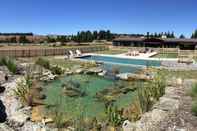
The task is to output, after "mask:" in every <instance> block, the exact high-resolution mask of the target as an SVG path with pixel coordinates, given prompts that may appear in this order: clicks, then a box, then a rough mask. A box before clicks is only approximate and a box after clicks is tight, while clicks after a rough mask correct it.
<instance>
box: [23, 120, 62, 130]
mask: <svg viewBox="0 0 197 131" xmlns="http://www.w3.org/2000/svg"><path fill="white" fill-rule="evenodd" d="M20 130H21V131H58V130H56V129H49V128H48V127H46V126H45V125H43V124H41V123H37V124H35V123H33V122H30V121H28V122H26V123H25V124H24V126H23V127H21V129H20Z"/></svg>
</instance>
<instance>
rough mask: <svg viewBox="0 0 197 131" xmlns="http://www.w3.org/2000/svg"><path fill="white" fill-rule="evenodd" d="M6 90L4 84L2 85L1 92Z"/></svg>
mask: <svg viewBox="0 0 197 131" xmlns="http://www.w3.org/2000/svg"><path fill="white" fill-rule="evenodd" d="M4 91H5V87H4V86H3V85H0V93H3V92H4Z"/></svg>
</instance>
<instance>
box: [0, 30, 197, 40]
mask: <svg viewBox="0 0 197 131" xmlns="http://www.w3.org/2000/svg"><path fill="white" fill-rule="evenodd" d="M0 36H4V37H5V38H4V39H0V43H37V42H39V43H44V42H47V43H53V42H62V43H64V42H70V41H74V42H78V43H82V42H93V41H94V40H107V41H112V40H113V39H114V38H116V37H120V36H129V37H149V38H162V36H166V38H176V36H175V34H174V32H169V31H168V32H161V33H157V32H155V33H150V32H147V34H146V35H144V34H118V33H111V31H110V30H100V31H92V32H91V31H89V30H88V31H80V32H78V33H77V34H76V35H57V36H46V37H45V38H44V40H43V39H42V40H40V41H35V40H32V39H29V38H27V36H32V37H33V33H0ZM179 38H180V39H185V38H186V37H185V36H184V35H183V34H181V35H180V36H179ZM191 38H193V39H197V29H196V30H195V31H194V32H193V33H192V36H191Z"/></svg>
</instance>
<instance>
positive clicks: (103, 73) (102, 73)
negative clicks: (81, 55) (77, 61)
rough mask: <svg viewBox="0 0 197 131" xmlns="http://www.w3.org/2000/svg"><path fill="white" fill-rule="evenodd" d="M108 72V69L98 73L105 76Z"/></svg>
mask: <svg viewBox="0 0 197 131" xmlns="http://www.w3.org/2000/svg"><path fill="white" fill-rule="evenodd" d="M106 73H107V71H103V72H100V73H98V75H99V76H105V74H106Z"/></svg>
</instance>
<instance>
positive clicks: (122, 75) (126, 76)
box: [116, 73, 131, 80]
mask: <svg viewBox="0 0 197 131" xmlns="http://www.w3.org/2000/svg"><path fill="white" fill-rule="evenodd" d="M130 74H131V73H121V74H117V75H116V77H118V78H119V79H121V80H128V78H129V75H130Z"/></svg>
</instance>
